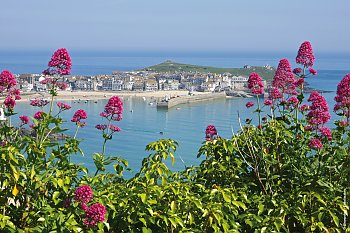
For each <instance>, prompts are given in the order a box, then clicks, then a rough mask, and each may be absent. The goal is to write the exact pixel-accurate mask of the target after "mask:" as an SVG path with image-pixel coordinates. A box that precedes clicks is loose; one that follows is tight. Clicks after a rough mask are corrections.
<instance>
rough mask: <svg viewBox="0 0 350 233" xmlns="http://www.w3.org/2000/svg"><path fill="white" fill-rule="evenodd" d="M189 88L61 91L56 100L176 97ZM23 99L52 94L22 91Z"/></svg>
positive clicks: (46, 96) (186, 93)
mask: <svg viewBox="0 0 350 233" xmlns="http://www.w3.org/2000/svg"><path fill="white" fill-rule="evenodd" d="M188 93H189V92H188V91H187V90H174V91H154V92H133V91H130V92H125V91H59V92H58V96H56V97H55V100H60V101H64V100H80V101H85V100H102V99H109V98H111V97H112V96H115V95H116V96H119V97H130V96H135V97H140V98H143V97H145V98H146V99H162V98H165V97H166V96H167V97H168V98H170V97H176V96H186V95H188ZM192 93H193V94H194V95H201V94H206V93H205V92H192ZM21 97H22V99H21V100H18V101H21V102H22V101H29V100H31V99H35V98H38V99H40V98H44V99H51V95H50V94H49V93H47V92H37V93H21Z"/></svg>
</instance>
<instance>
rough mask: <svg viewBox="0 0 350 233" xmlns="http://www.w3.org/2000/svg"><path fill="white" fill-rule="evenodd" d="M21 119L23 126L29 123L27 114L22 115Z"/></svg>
mask: <svg viewBox="0 0 350 233" xmlns="http://www.w3.org/2000/svg"><path fill="white" fill-rule="evenodd" d="M19 119H20V120H21V121H22V122H21V126H22V125H26V124H28V123H29V118H28V116H26V115H23V116H20V117H19Z"/></svg>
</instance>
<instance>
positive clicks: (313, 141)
mask: <svg viewBox="0 0 350 233" xmlns="http://www.w3.org/2000/svg"><path fill="white" fill-rule="evenodd" d="M309 147H310V148H313V149H321V148H322V147H323V145H322V142H321V141H320V140H319V139H317V138H313V139H311V141H310V143H309Z"/></svg>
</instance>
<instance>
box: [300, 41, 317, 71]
mask: <svg viewBox="0 0 350 233" xmlns="http://www.w3.org/2000/svg"><path fill="white" fill-rule="evenodd" d="M314 61H315V57H314V53H313V51H312V47H311V43H310V42H309V41H305V42H303V43H302V44H301V45H300V48H299V51H298V55H297V57H296V63H298V64H302V65H303V66H305V67H311V66H313V64H314Z"/></svg>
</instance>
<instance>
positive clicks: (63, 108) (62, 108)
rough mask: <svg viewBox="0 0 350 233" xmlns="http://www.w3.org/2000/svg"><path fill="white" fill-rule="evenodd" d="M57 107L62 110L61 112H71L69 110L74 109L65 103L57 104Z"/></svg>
mask: <svg viewBox="0 0 350 233" xmlns="http://www.w3.org/2000/svg"><path fill="white" fill-rule="evenodd" d="M57 106H58V108H59V109H60V111H65V110H69V109H71V108H72V107H71V106H69V105H68V104H65V103H62V102H57Z"/></svg>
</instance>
